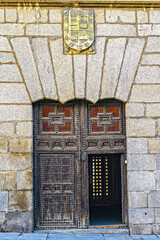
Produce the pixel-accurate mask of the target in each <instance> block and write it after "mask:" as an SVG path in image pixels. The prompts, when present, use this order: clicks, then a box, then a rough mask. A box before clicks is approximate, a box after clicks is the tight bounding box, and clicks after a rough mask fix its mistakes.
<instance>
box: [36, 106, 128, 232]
mask: <svg viewBox="0 0 160 240" xmlns="http://www.w3.org/2000/svg"><path fill="white" fill-rule="evenodd" d="M123 119H124V109H123V104H122V103H120V102H109V101H107V102H102V103H99V104H96V105H94V104H91V103H87V102H85V101H75V102H70V103H67V104H64V105H62V104H60V103H55V102H51V101H48V102H47V101H45V102H38V103H35V104H34V219H35V225H34V227H35V229H53V228H87V227H88V226H89V171H88V159H89V158H90V156H92V155H94V154H107V153H108V154H113V153H114V154H115V153H117V154H121V156H123V155H124V153H125V127H124V124H123ZM122 162H123V157H122V158H121V172H122V173H123V171H124V170H123V163H122ZM122 181H123V178H122ZM122 184H123V183H122ZM123 192H124V191H123ZM123 192H122V198H123V196H124V193H123Z"/></svg>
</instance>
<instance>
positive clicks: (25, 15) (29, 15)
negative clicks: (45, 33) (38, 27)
mask: <svg viewBox="0 0 160 240" xmlns="http://www.w3.org/2000/svg"><path fill="white" fill-rule="evenodd" d="M18 22H20V23H46V22H48V10H47V9H44V8H43V9H41V8H39V7H38V8H32V7H18Z"/></svg>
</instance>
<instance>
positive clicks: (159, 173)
mask: <svg viewBox="0 0 160 240" xmlns="http://www.w3.org/2000/svg"><path fill="white" fill-rule="evenodd" d="M156 190H160V171H159V170H157V171H156Z"/></svg>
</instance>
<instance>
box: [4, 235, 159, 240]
mask: <svg viewBox="0 0 160 240" xmlns="http://www.w3.org/2000/svg"><path fill="white" fill-rule="evenodd" d="M158 239H160V235H132V236H129V235H122V234H84V233H83V234H69V233H68V234H61V233H58V234H51V233H50V234H47V233H0V240H158Z"/></svg>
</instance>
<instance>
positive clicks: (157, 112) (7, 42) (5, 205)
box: [0, 6, 160, 234]
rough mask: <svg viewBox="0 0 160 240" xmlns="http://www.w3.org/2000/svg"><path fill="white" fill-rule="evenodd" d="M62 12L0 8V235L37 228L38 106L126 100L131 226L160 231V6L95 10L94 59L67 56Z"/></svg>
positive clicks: (138, 230)
mask: <svg viewBox="0 0 160 240" xmlns="http://www.w3.org/2000/svg"><path fill="white" fill-rule="evenodd" d="M63 10H64V9H60V8H39V7H32V6H30V7H21V6H19V7H17V8H7V7H4V8H3V7H1V8H0V231H26V232H27V231H28V232H30V231H31V230H32V225H33V219H32V211H33V206H32V201H33V197H32V189H33V186H32V152H33V150H32V142H33V138H32V122H33V117H32V103H33V102H35V101H38V100H40V99H53V100H58V101H60V102H62V103H65V102H67V101H69V100H71V99H87V100H89V101H91V102H93V103H95V102H97V101H98V100H99V99H107V98H115V99H119V100H121V101H123V102H125V103H126V122H127V153H128V154H127V161H128V177H127V178H128V201H129V209H128V214H129V228H130V231H131V233H132V234H140V233H141V234H151V233H155V234H156V233H160V9H137V10H136V9H134V10H133V9H108V8H107V9H101V8H99V9H94V10H95V22H96V23H95V46H96V54H94V55H85V54H79V55H64V54H63V24H62V22H63V20H62V19H63V18H62V16H63Z"/></svg>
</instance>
